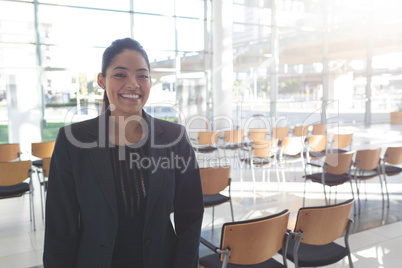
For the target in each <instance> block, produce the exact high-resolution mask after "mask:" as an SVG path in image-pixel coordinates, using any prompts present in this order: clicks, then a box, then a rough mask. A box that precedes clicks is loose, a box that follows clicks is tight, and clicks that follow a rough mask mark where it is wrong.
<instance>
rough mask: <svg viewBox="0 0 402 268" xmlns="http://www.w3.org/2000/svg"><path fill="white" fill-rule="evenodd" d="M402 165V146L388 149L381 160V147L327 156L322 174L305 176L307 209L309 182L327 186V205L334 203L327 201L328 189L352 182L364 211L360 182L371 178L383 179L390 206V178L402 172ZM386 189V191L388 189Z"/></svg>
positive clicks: (382, 191) (381, 181) (382, 188)
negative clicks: (401, 165)
mask: <svg viewBox="0 0 402 268" xmlns="http://www.w3.org/2000/svg"><path fill="white" fill-rule="evenodd" d="M401 163H402V147H400V146H399V147H388V148H387V149H386V151H385V153H384V156H383V157H381V148H376V149H365V150H357V151H356V152H355V151H350V152H346V153H338V154H327V155H326V157H325V161H324V164H323V165H322V166H319V165H314V164H312V163H310V164H309V165H313V166H315V167H319V168H320V169H321V170H320V172H316V173H311V174H307V172H306V175H305V183H304V197H303V206H304V204H305V195H306V182H307V181H308V180H311V181H312V182H316V183H320V184H322V185H323V191H324V197H325V202H326V204H329V203H330V197H329V198H327V194H326V189H325V188H326V186H329V187H333V186H338V185H341V184H344V183H345V182H348V181H349V182H350V186H351V192H352V195H353V198H354V190H353V184H352V180H354V181H355V184H356V191H357V198H358V201H359V209H360V183H361V182H362V181H364V182H365V181H366V180H368V179H371V178H375V177H378V178H379V180H380V186H381V194H382V198H383V201H384V199H385V198H384V195H385V194H386V195H387V207H389V192H388V186H387V176H394V175H397V174H400V173H401V172H402V168H401V167H398V166H397V165H400V164H401ZM384 188H385V189H384Z"/></svg>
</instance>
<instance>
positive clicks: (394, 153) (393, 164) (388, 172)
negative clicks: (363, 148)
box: [381, 146, 402, 207]
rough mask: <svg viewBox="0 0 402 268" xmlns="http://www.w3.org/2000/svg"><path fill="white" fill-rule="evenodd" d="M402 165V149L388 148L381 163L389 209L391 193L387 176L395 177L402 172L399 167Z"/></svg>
mask: <svg viewBox="0 0 402 268" xmlns="http://www.w3.org/2000/svg"><path fill="white" fill-rule="evenodd" d="M401 163H402V147H401V146H399V147H388V148H387V150H386V151H385V153H384V157H383V159H382V161H381V173H382V175H383V180H384V184H385V191H386V192H387V200H388V202H387V207H389V192H388V186H387V176H395V175H398V174H400V173H401V172H402V168H401V167H398V166H397V165H400V164H401Z"/></svg>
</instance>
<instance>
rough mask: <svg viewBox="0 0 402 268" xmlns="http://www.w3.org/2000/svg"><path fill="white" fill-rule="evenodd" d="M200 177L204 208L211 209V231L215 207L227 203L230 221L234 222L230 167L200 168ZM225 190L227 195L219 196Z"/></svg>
mask: <svg viewBox="0 0 402 268" xmlns="http://www.w3.org/2000/svg"><path fill="white" fill-rule="evenodd" d="M200 175H201V185H202V193H203V198H204V207H206V208H207V207H212V230H213V229H214V217H215V206H218V205H220V204H223V203H226V202H229V203H230V212H231V215H232V221H234V216H233V205H232V197H231V192H230V182H231V178H230V166H226V167H209V168H200ZM226 188H228V195H223V194H221V192H222V191H223V190H225V189H226Z"/></svg>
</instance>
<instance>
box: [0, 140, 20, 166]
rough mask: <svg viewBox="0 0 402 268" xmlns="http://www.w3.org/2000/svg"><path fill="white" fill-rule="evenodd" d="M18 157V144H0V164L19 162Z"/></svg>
mask: <svg viewBox="0 0 402 268" xmlns="http://www.w3.org/2000/svg"><path fill="white" fill-rule="evenodd" d="M20 156H21V151H20V145H19V143H8V144H0V162H9V161H13V160H19V159H20Z"/></svg>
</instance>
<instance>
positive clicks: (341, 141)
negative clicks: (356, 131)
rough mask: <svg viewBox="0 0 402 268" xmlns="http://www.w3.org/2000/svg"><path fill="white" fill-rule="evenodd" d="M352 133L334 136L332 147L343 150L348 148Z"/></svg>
mask: <svg viewBox="0 0 402 268" xmlns="http://www.w3.org/2000/svg"><path fill="white" fill-rule="evenodd" d="M352 138H353V133H348V134H334V137H333V138H332V147H334V148H339V149H343V148H346V147H350V146H351V144H352Z"/></svg>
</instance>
